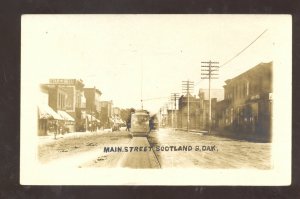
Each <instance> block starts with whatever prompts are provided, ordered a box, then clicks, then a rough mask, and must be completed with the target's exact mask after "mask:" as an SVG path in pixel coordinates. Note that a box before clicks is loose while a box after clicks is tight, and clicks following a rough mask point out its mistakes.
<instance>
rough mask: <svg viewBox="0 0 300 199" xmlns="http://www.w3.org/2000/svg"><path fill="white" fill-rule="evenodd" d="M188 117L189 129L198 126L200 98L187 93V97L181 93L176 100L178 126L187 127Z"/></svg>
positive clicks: (197, 127)
mask: <svg viewBox="0 0 300 199" xmlns="http://www.w3.org/2000/svg"><path fill="white" fill-rule="evenodd" d="M188 98H189V99H188ZM188 102H189V103H188ZM188 114H189V117H188ZM188 118H189V129H199V128H200V122H199V120H200V100H199V98H196V96H192V95H191V94H189V97H188V96H187V95H185V96H184V95H182V96H181V97H180V98H179V100H178V115H177V126H178V128H184V129H187V127H188Z"/></svg>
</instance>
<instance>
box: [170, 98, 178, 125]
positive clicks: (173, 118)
mask: <svg viewBox="0 0 300 199" xmlns="http://www.w3.org/2000/svg"><path fill="white" fill-rule="evenodd" d="M178 98H179V93H171V101H173V100H174V107H175V124H176V125H175V128H177V116H176V115H177V114H176V100H177V99H178ZM173 111H174V110H172V128H173V129H174V125H173V123H174V112H173Z"/></svg>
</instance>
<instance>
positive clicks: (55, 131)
mask: <svg viewBox="0 0 300 199" xmlns="http://www.w3.org/2000/svg"><path fill="white" fill-rule="evenodd" d="M53 127H54V128H53V130H54V139H55V140H56V135H57V131H58V126H57V123H56V122H54V124H53Z"/></svg>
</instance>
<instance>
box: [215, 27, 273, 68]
mask: <svg viewBox="0 0 300 199" xmlns="http://www.w3.org/2000/svg"><path fill="white" fill-rule="evenodd" d="M267 31H268V29H265V30H264V31H263V32H262V33H261V34H260V35H259V36H258V37H256V38H255V39H254V40H253V41H252V42H251V43H250V44H248V45H247V46H246V47H245V48H243V49H242V50H241V51H240V52H238V53H237V54H236V55H235V56H233V57H232V58H231V59H229V60H228V61H226V62H225V63H224V64H222V65H221V66H220V68H221V67H223V66H225V65H226V64H228V63H229V62H231V61H232V60H233V59H235V58H236V57H238V56H239V55H240V54H242V53H243V52H244V51H245V50H247V48H249V47H250V46H251V45H252V44H254V43H255V42H256V41H257V40H258V39H259V38H260V37H261V36H262V35H263V34H265V32H267Z"/></svg>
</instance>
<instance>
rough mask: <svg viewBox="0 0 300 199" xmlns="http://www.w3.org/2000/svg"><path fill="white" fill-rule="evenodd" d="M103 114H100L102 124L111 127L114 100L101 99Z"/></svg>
mask: <svg viewBox="0 0 300 199" xmlns="http://www.w3.org/2000/svg"><path fill="white" fill-rule="evenodd" d="M100 104H101V114H100V118H101V119H100V121H101V125H103V126H104V127H105V128H110V127H111V125H112V123H111V118H112V114H113V112H112V106H113V102H112V101H101V103H100Z"/></svg>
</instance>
